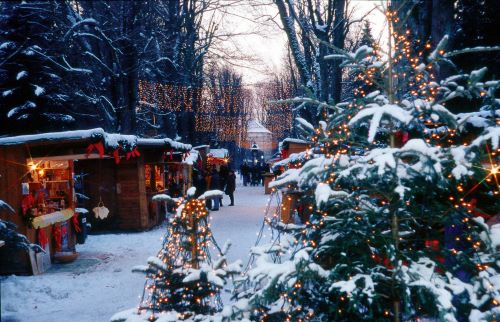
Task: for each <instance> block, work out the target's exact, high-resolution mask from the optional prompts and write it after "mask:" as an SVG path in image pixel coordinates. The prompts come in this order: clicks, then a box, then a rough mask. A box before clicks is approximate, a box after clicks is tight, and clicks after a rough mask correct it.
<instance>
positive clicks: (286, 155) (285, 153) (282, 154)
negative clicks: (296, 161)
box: [280, 149, 288, 160]
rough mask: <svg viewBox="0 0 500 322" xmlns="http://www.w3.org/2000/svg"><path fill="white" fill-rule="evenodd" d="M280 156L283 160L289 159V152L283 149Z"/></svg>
mask: <svg viewBox="0 0 500 322" xmlns="http://www.w3.org/2000/svg"><path fill="white" fill-rule="evenodd" d="M280 154H281V160H283V159H286V158H288V151H287V150H285V149H282V150H281V151H280Z"/></svg>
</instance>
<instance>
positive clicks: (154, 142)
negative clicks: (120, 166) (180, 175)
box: [137, 138, 192, 151]
mask: <svg viewBox="0 0 500 322" xmlns="http://www.w3.org/2000/svg"><path fill="white" fill-rule="evenodd" d="M137 144H138V145H142V146H165V145H166V146H169V147H171V148H173V149H176V150H182V151H190V150H191V149H192V146H191V144H185V143H181V142H177V141H174V140H172V139H169V138H163V139H146V138H138V139H137Z"/></svg>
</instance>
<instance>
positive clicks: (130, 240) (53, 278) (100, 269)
mask: <svg viewBox="0 0 500 322" xmlns="http://www.w3.org/2000/svg"><path fill="white" fill-rule="evenodd" d="M267 200H268V196H266V195H264V188H263V187H241V186H238V187H237V189H236V192H235V206H234V207H229V206H227V205H228V204H229V198H228V197H227V196H224V201H223V202H224V207H222V208H221V209H220V210H219V211H215V212H211V216H212V231H213V234H214V237H215V239H216V240H217V242H218V243H219V244H220V246H221V247H222V246H223V244H224V243H225V241H226V240H227V239H230V240H231V241H232V247H231V249H230V251H229V254H228V259H229V260H230V261H234V260H236V259H242V260H243V263H244V265H246V263H247V261H248V259H249V256H248V253H249V250H250V247H251V246H253V245H254V243H255V241H256V238H257V233H258V231H259V230H260V228H261V225H262V221H263V218H264V211H265V207H266V202H267ZM164 230H165V227H164V226H163V227H159V228H156V229H153V230H151V231H148V232H143V233H127V234H108V235H93V236H89V238H88V239H87V242H86V243H85V244H84V245H79V246H78V247H77V250H78V252H79V253H80V257H79V259H78V260H77V261H76V262H74V263H72V264H66V266H61V265H59V267H58V269H52V270H50V271H48V272H46V273H45V274H43V275H39V276H9V277H7V278H4V279H2V280H1V321H2V322H7V321H12V322H14V321H30V322H45V321H47V322H49V321H50V322H53V321H73V322H79V321H82V322H93V321H108V320H109V318H110V317H111V316H112V315H113V314H114V313H116V312H118V311H121V310H125V309H129V308H133V307H135V306H137V304H138V303H139V296H140V295H141V292H142V290H143V285H144V281H145V278H144V275H141V274H137V273H132V272H131V268H132V267H133V266H135V265H143V264H146V260H147V258H148V257H149V256H154V255H156V253H157V252H158V250H159V248H160V246H161V238H162V236H163V233H164ZM228 298H229V296H228V294H225V295H223V299H226V300H227V299H228Z"/></svg>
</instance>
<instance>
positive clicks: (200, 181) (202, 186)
mask: <svg viewBox="0 0 500 322" xmlns="http://www.w3.org/2000/svg"><path fill="white" fill-rule="evenodd" d="M194 186H195V187H196V194H195V196H196V198H198V197H199V196H201V195H202V194H203V193H204V192H205V191H207V182H206V181H205V178H204V177H203V173H201V172H198V173H197V174H196V177H195V181H194Z"/></svg>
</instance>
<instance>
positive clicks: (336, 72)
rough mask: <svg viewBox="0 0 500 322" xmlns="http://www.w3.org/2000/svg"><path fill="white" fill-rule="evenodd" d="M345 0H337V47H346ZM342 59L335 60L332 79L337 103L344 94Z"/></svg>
mask: <svg viewBox="0 0 500 322" xmlns="http://www.w3.org/2000/svg"><path fill="white" fill-rule="evenodd" d="M345 2H346V1H345V0H336V1H335V19H334V21H335V25H334V29H333V45H334V46H335V47H337V48H344V42H345V27H346V21H345V19H346V18H345V14H344V11H345ZM340 64H341V61H340V60H338V59H336V60H334V61H333V64H332V69H333V79H332V98H333V101H334V102H335V103H338V102H340V99H341V94H342V69H341V68H340Z"/></svg>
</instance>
